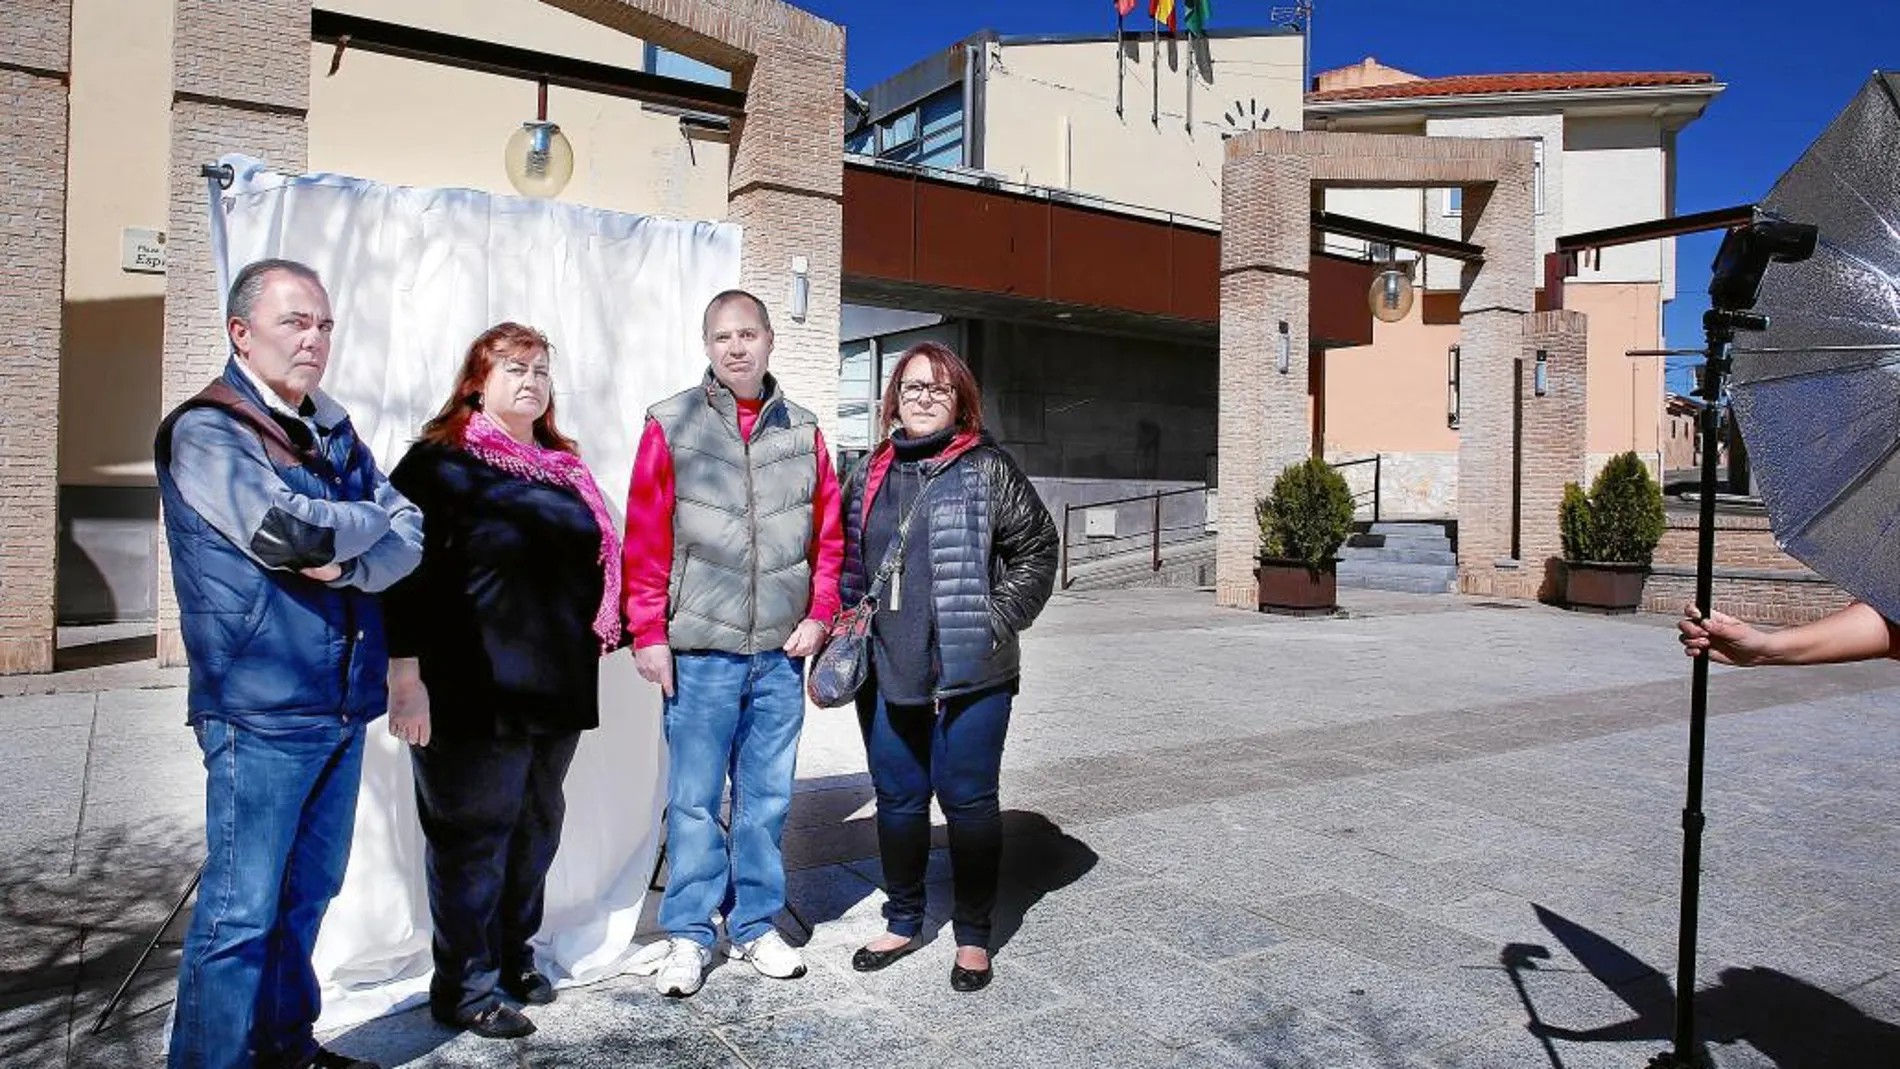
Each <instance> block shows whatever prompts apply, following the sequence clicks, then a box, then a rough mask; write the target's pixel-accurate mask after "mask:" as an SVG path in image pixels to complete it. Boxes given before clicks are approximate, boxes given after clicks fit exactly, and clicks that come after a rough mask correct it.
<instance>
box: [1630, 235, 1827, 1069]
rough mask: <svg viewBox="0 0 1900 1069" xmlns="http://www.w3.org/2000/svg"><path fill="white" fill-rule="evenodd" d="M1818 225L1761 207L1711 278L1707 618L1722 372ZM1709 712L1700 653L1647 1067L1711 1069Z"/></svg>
mask: <svg viewBox="0 0 1900 1069" xmlns="http://www.w3.org/2000/svg"><path fill="white" fill-rule="evenodd" d="M1815 237H1816V231H1815V228H1814V227H1813V226H1811V225H1808V224H1805V223H1790V222H1788V221H1786V220H1783V219H1780V218H1777V217H1775V216H1772V215H1760V214H1758V216H1757V218H1756V219H1755V220H1754V221H1753V222H1750V223H1748V224H1747V225H1745V226H1741V227H1737V228H1735V229H1733V230H1730V231H1729V232H1728V236H1727V237H1726V238H1724V239H1723V240H1722V247H1721V250H1720V251H1719V252H1717V253H1716V255H1715V268H1714V272H1715V273H1714V275H1713V276H1712V277H1711V278H1710V279H1709V300H1710V304H1711V305H1713V307H1711V308H1710V309H1709V310H1708V311H1707V312H1706V313H1704V314H1703V316H1702V330H1703V333H1704V334H1705V335H1706V336H1707V339H1708V364H1707V366H1706V367H1704V369H1703V372H1702V401H1703V404H1702V418H1701V425H1702V499H1701V502H1700V518H1699V519H1698V521H1697V527H1696V573H1695V604H1696V611H1697V612H1699V613H1700V614H1701V616H1702V619H1704V620H1707V619H1709V618H1710V615H1711V611H1712V609H1713V606H1711V605H1710V602H1711V601H1712V600H1714V588H1715V488H1716V479H1715V473H1716V462H1717V460H1718V456H1717V454H1718V453H1719V452H1720V447H1719V443H1720V441H1721V437H1720V434H1721V419H1722V416H1721V401H1722V388H1723V385H1724V380H1725V379H1726V378H1727V377H1728V373H1729V371H1730V368H1731V366H1732V359H1733V350H1734V347H1735V335H1736V334H1737V333H1740V332H1742V331H1760V330H1766V329H1767V328H1768V317H1767V316H1764V315H1760V314H1758V313H1755V312H1751V311H1748V309H1750V308H1753V307H1754V306H1755V299H1756V296H1757V295H1758V294H1759V292H1760V290H1761V279H1762V274H1763V273H1764V272H1765V271H1766V270H1767V268H1768V264H1769V263H1770V262H1777V263H1795V262H1797V261H1800V260H1805V259H1807V258H1808V257H1809V256H1811V255H1813V253H1814V242H1815ZM1708 716H1709V654H1708V651H1707V650H1706V649H1705V650H1703V652H1702V653H1701V655H1699V656H1698V657H1696V659H1695V669H1694V671H1693V673H1692V675H1691V678H1690V683H1689V773H1688V789H1687V792H1686V795H1687V800H1686V801H1685V802H1684V803H1683V809H1682V917H1681V923H1680V928H1679V931H1678V936H1677V944H1676V1034H1675V1045H1674V1047H1673V1048H1672V1049H1670V1050H1668V1051H1665V1052H1663V1053H1662V1054H1658V1055H1657V1056H1656V1057H1654V1058H1652V1059H1650V1062H1649V1067H1650V1069H1707V1067H1708V1065H1709V1059H1708V1055H1707V1054H1706V1053H1705V1052H1704V1051H1703V1049H1702V1048H1701V1046H1700V1045H1699V1044H1698V1043H1697V1042H1696V1038H1695V954H1696V905H1697V902H1698V900H1699V897H1700V888H1701V876H1702V826H1703V823H1704V819H1703V814H1702V751H1703V741H1704V737H1705V733H1706V729H1707V727H1708Z"/></svg>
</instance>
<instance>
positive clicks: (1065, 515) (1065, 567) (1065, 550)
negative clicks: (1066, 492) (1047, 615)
mask: <svg viewBox="0 0 1900 1069" xmlns="http://www.w3.org/2000/svg"><path fill="white" fill-rule="evenodd" d="M1069 508H1070V506H1069V505H1066V504H1065V505H1063V506H1062V589H1063V590H1067V589H1069Z"/></svg>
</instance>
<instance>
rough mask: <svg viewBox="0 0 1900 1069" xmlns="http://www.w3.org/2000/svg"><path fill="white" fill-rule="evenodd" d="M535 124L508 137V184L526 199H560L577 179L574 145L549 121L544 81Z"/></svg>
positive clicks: (504, 156)
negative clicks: (569, 181)
mask: <svg viewBox="0 0 1900 1069" xmlns="http://www.w3.org/2000/svg"><path fill="white" fill-rule="evenodd" d="M534 116H535V117H534V121H533V122H524V123H522V124H521V129H519V130H516V131H515V132H514V135H513V136H511V137H509V138H508V147H507V148H505V149H503V150H502V165H503V166H505V167H507V168H508V183H509V184H510V185H512V186H514V187H515V189H516V191H518V192H519V193H520V194H521V195H522V196H524V197H536V198H540V199H545V198H548V197H554V196H559V195H560V192H561V190H563V189H565V188H567V180H568V179H570V178H572V177H574V146H572V145H570V144H568V142H567V135H566V134H563V133H562V132H561V128H560V127H559V126H557V125H555V124H554V123H551V122H549V121H548V83H547V82H545V81H544V82H541V83H540V89H539V93H538V99H537V103H536V105H535V112H534Z"/></svg>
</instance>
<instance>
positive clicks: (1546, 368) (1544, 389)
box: [1531, 349, 1550, 397]
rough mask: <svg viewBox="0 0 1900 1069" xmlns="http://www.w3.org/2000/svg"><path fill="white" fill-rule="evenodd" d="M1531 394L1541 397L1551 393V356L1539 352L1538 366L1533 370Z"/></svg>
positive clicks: (1541, 351) (1540, 350)
mask: <svg viewBox="0 0 1900 1069" xmlns="http://www.w3.org/2000/svg"><path fill="white" fill-rule="evenodd" d="M1531 392H1532V393H1534V394H1536V395H1537V396H1539V397H1542V396H1544V395H1545V394H1547V393H1549V392H1550V354H1549V353H1547V352H1545V351H1544V350H1542V349H1539V350H1537V364H1536V366H1534V367H1533V368H1532V369H1531Z"/></svg>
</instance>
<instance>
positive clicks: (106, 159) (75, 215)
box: [59, 0, 172, 486]
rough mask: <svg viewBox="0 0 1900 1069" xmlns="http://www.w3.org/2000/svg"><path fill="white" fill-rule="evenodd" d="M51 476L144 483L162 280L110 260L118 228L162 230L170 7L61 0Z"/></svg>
mask: <svg viewBox="0 0 1900 1069" xmlns="http://www.w3.org/2000/svg"><path fill="white" fill-rule="evenodd" d="M72 18H73V21H72V86H71V93H70V96H69V101H70V106H71V112H70V120H69V121H70V128H69V129H70V138H71V141H70V146H71V147H70V151H69V154H68V170H67V179H66V279H65V309H64V316H63V323H62V327H63V330H62V340H61V359H60V369H59V375H60V394H59V397H60V401H59V410H60V411H59V430H60V433H59V481H60V482H61V483H63V484H68V485H89V486H106V485H114V484H134V485H150V484H151V482H152V465H151V459H152V432H153V431H154V430H155V429H156V428H157V426H158V415H159V413H158V394H159V367H160V364H161V361H162V349H163V346H164V312H163V302H164V296H165V276H164V275H151V274H134V273H130V272H127V271H124V270H122V269H121V267H120V263H121V257H120V245H121V231H122V230H123V229H124V228H126V227H143V228H149V229H152V230H159V231H163V230H164V229H165V213H166V210H167V195H166V194H167V187H166V163H167V159H168V154H169V152H170V141H169V138H170V135H171V58H172V5H171V4H170V3H169V2H164V0H145V2H141V3H125V2H124V0H73V6H72Z"/></svg>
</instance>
